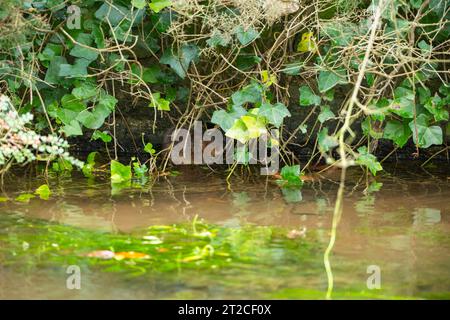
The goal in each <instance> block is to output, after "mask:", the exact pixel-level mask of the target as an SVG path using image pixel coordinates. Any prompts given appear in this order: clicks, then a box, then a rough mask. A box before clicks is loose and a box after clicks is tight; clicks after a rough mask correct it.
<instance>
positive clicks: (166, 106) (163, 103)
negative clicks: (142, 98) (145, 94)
mask: <svg viewBox="0 0 450 320" xmlns="http://www.w3.org/2000/svg"><path fill="white" fill-rule="evenodd" d="M152 97H153V99H151V101H150V104H149V106H150V107H152V108H156V109H158V110H161V111H170V101H169V100H166V99H164V98H161V93H159V92H155V93H153V94H152Z"/></svg>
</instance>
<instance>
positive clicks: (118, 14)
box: [95, 3, 131, 27]
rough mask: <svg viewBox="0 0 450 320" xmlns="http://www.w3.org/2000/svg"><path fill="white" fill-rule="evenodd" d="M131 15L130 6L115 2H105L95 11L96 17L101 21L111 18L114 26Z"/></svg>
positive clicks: (110, 20)
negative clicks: (112, 3)
mask: <svg viewBox="0 0 450 320" xmlns="http://www.w3.org/2000/svg"><path fill="white" fill-rule="evenodd" d="M129 16H131V13H130V10H128V8H126V7H124V6H121V5H118V4H117V3H115V4H114V5H111V4H109V3H103V4H102V5H101V6H100V8H99V9H98V10H97V11H96V12H95V17H96V18H97V19H98V20H100V21H105V20H109V22H110V23H111V25H112V26H113V27H115V26H117V25H119V24H120V22H121V21H123V20H124V19H126V18H127V17H128V19H129Z"/></svg>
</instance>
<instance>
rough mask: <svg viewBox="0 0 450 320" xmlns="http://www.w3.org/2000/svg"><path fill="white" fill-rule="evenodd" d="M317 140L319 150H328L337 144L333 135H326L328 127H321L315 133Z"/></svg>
mask: <svg viewBox="0 0 450 320" xmlns="http://www.w3.org/2000/svg"><path fill="white" fill-rule="evenodd" d="M317 139H318V140H317V141H318V143H319V150H320V152H322V153H324V152H328V151H330V150H332V149H333V148H334V147H336V146H337V145H338V142H337V140H336V138H335V137H331V136H329V135H328V128H326V127H325V128H322V130H321V131H320V132H319V134H318V135H317Z"/></svg>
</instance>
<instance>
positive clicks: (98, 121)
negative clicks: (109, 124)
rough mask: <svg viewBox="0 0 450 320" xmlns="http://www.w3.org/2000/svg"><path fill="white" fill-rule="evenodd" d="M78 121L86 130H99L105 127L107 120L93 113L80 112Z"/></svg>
mask: <svg viewBox="0 0 450 320" xmlns="http://www.w3.org/2000/svg"><path fill="white" fill-rule="evenodd" d="M77 120H78V121H79V122H80V123H81V124H82V125H83V126H85V127H86V128H89V129H98V128H100V127H101V126H102V125H103V122H104V121H105V118H99V117H96V115H95V114H94V113H93V112H90V111H88V110H84V111H82V112H80V114H79V115H78V117H77Z"/></svg>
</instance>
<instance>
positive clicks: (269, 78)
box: [261, 70, 277, 87]
mask: <svg viewBox="0 0 450 320" xmlns="http://www.w3.org/2000/svg"><path fill="white" fill-rule="evenodd" d="M261 79H262V82H263V83H264V84H265V85H267V86H268V87H270V86H271V85H272V84H274V83H277V76H276V75H274V74H271V75H269V71H267V70H262V71H261Z"/></svg>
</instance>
